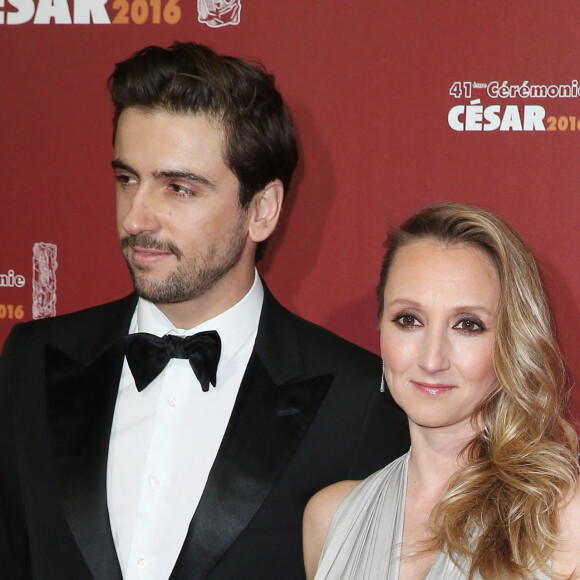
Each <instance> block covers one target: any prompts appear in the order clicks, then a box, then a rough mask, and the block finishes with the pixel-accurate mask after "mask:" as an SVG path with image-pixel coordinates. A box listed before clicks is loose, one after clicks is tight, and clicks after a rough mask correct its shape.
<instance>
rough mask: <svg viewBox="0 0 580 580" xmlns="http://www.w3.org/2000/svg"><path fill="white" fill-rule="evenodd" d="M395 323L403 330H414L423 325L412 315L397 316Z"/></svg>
mask: <svg viewBox="0 0 580 580" xmlns="http://www.w3.org/2000/svg"><path fill="white" fill-rule="evenodd" d="M393 322H396V323H397V324H398V325H399V326H402V327H403V328H413V327H414V326H421V323H420V322H419V321H418V320H417V319H416V318H415V317H414V316H413V315H412V314H401V316H397V317H396V318H395V319H394V321H393Z"/></svg>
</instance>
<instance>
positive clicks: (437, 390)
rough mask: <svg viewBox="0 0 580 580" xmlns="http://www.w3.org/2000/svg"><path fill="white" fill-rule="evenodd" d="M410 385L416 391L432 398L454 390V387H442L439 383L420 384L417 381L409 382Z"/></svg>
mask: <svg viewBox="0 0 580 580" xmlns="http://www.w3.org/2000/svg"><path fill="white" fill-rule="evenodd" d="M411 383H413V385H414V386H415V388H416V389H418V390H419V391H421V392H422V393H425V394H426V395H430V396H432V397H438V396H440V395H444V394H445V393H448V392H449V391H451V390H452V389H454V388H455V386H454V385H443V384H441V383H420V382H418V381H411Z"/></svg>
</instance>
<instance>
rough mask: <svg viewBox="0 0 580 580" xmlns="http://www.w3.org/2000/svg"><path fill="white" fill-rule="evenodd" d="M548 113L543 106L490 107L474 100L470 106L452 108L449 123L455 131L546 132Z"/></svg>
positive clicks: (478, 100) (479, 100) (448, 118)
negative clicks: (545, 119)
mask: <svg viewBox="0 0 580 580" xmlns="http://www.w3.org/2000/svg"><path fill="white" fill-rule="evenodd" d="M545 117H546V111H545V109H544V107H542V106H541V105H524V106H523V107H522V113H520V108H519V107H518V106H517V105H505V106H504V107H502V106H501V105H488V106H487V107H484V106H483V105H482V104H481V99H473V100H472V101H470V103H469V105H456V106H455V107H451V110H450V111H449V114H448V115H447V122H448V123H449V126H450V127H451V128H452V129H453V130H454V131H496V130H498V129H499V130H500V131H545V130H546V127H545V126H544V118H545Z"/></svg>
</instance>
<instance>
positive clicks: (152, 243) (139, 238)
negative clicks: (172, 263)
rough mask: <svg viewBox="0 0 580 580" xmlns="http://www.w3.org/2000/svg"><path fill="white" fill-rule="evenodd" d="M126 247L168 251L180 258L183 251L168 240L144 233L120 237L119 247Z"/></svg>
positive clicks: (123, 248)
mask: <svg viewBox="0 0 580 580" xmlns="http://www.w3.org/2000/svg"><path fill="white" fill-rule="evenodd" d="M127 248H144V249H147V250H159V251H160V252H170V253H171V254H174V255H175V257H176V258H177V259H178V260H180V259H181V257H182V255H183V252H182V251H181V250H180V249H179V248H178V247H177V246H176V245H175V244H174V243H173V242H168V241H162V240H158V239H156V238H154V237H152V236H144V235H142V234H141V235H139V234H138V235H130V236H125V237H124V238H121V249H122V250H126V249H127Z"/></svg>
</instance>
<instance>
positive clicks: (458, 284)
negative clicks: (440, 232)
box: [381, 238, 500, 430]
mask: <svg viewBox="0 0 580 580" xmlns="http://www.w3.org/2000/svg"><path fill="white" fill-rule="evenodd" d="M384 298H385V307H384V313H383V317H382V320H381V352H382V355H383V360H384V363H385V377H386V379H387V383H388V385H389V389H390V391H391V393H392V395H393V398H394V399H395V401H396V402H397V403H398V404H399V406H400V407H401V408H402V409H403V410H404V411H405V413H406V414H407V416H408V417H409V421H410V423H411V425H413V424H415V425H418V426H421V427H428V428H446V427H450V426H459V427H462V426H465V427H466V428H467V429H469V430H470V429H471V426H470V425H471V422H470V417H471V414H472V412H473V410H474V409H475V407H476V406H477V404H478V403H479V402H480V401H481V399H482V398H483V397H484V395H485V394H486V393H487V392H488V391H489V390H490V388H491V386H492V384H493V382H494V380H495V372H494V369H493V360H492V349H493V341H494V336H495V326H496V319H497V308H498V304H499V299H500V286H499V279H498V275H497V272H496V269H495V267H494V266H493V264H492V263H491V261H490V259H489V258H488V257H487V255H486V254H485V253H484V252H483V251H481V250H479V249H476V248H473V247H470V246H468V245H451V246H444V245H443V244H441V243H440V242H438V241H436V240H434V239H431V238H427V239H424V240H420V241H417V242H413V243H410V244H408V245H406V246H404V247H403V248H401V249H400V250H399V252H398V253H397V255H396V256H395V259H394V261H393V263H392V264H391V268H390V271H389V275H388V278H387V283H386V286H385V296H384Z"/></svg>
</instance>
